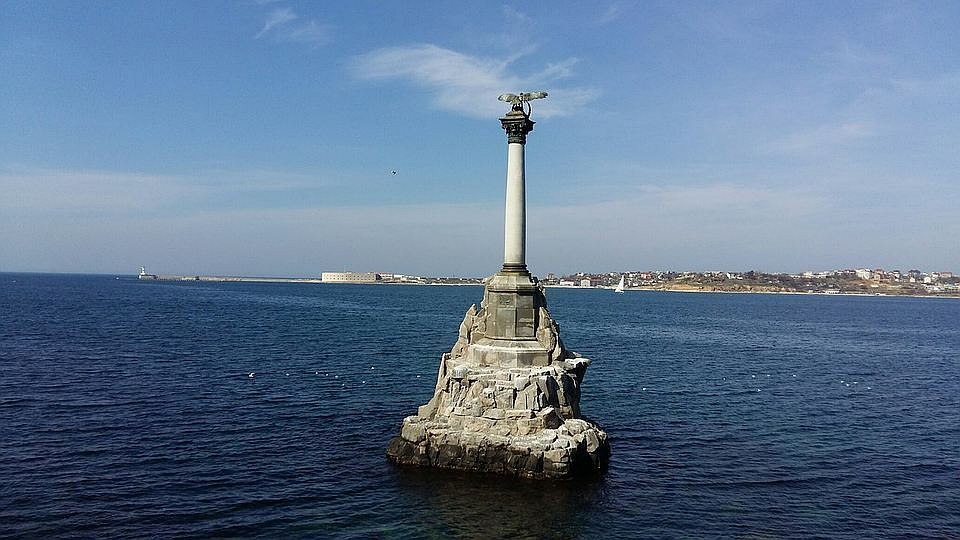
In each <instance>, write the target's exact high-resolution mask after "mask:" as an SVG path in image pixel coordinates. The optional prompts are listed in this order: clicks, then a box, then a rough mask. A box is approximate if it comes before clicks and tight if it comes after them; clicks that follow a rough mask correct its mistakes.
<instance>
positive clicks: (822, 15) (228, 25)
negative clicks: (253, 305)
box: [0, 0, 960, 276]
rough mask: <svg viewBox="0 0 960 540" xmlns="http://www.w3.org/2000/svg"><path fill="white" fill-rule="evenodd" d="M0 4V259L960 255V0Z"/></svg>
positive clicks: (236, 264)
mask: <svg viewBox="0 0 960 540" xmlns="http://www.w3.org/2000/svg"><path fill="white" fill-rule="evenodd" d="M2 10H3V16H2V17H0V70H2V72H3V73H4V76H3V77H2V79H0V95H2V96H3V98H2V99H0V191H2V193H3V194H4V195H3V197H0V271H25V272H81V273H104V274H129V273H131V271H132V269H135V268H138V267H139V266H140V265H141V264H144V265H146V266H147V267H148V268H151V269H156V270H158V271H159V270H163V271H165V272H172V273H191V274H209V275H248V276H251V275H252V276H256V275H284V276H312V275H316V274H318V273H319V272H320V271H325V270H329V271H336V270H345V269H357V270H364V269H367V270H369V269H384V268H389V269H394V270H396V271H397V272H402V273H404V274H409V275H451V276H456V275H461V276H467V275H469V276H477V275H488V274H490V273H493V272H494V271H496V269H497V268H498V267H499V264H500V262H501V256H502V244H501V242H502V240H503V229H502V223H503V213H502V211H503V210H502V209H503V197H504V167H505V163H506V149H505V143H504V140H503V132H502V130H501V128H500V126H499V125H498V121H497V118H498V117H499V116H500V115H502V114H503V113H504V112H505V110H506V109H505V107H504V104H503V103H500V102H498V101H497V96H498V95H500V94H502V93H505V92H520V91H528V90H546V91H549V94H550V97H549V99H546V100H541V101H539V102H537V103H535V104H534V115H533V117H534V119H535V120H536V121H537V125H536V129H535V130H534V131H533V132H532V133H531V134H530V139H529V142H528V144H527V150H526V151H527V189H528V191H527V205H528V212H527V253H526V255H527V261H528V265H529V267H530V270H531V271H532V272H534V273H535V274H537V275H545V274H546V273H548V272H554V273H557V274H571V273H575V272H578V271H581V270H582V269H583V267H584V266H590V267H596V268H663V269H669V268H672V269H678V270H681V271H695V272H707V271H711V270H718V269H719V270H737V271H747V270H749V269H751V268H752V269H762V270H763V271H764V272H772V273H777V272H780V273H789V272H803V271H804V270H811V271H813V269H825V268H834V269H844V268H848V269H850V268H852V269H856V268H858V267H859V265H862V264H864V262H867V261H869V262H870V263H871V265H872V266H871V268H888V269H892V268H899V269H901V271H903V272H907V271H909V270H910V269H917V268H919V269H924V271H927V272H941V271H958V270H960V251H958V250H956V249H954V248H953V244H954V243H955V241H954V239H955V238H957V237H960V213H958V212H957V211H956V208H958V207H960V191H958V190H957V189H956V186H955V182H956V178H958V176H960V155H958V153H957V152H956V151H955V149H954V146H955V145H954V144H952V143H953V141H956V140H960V125H958V123H957V122H956V120H955V119H956V117H957V113H958V111H960V42H958V41H957V40H956V39H955V37H954V35H953V34H954V31H953V28H955V27H956V26H957V25H958V24H960V5H957V4H950V3H926V2H916V3H909V4H904V3H895V2H878V3H875V4H870V5H869V6H863V5H859V4H853V3H844V2H840V3H832V4H823V3H816V4H769V3H754V2H733V3H728V4H724V5H722V6H717V5H713V4H710V3H706V2H704V3H684V4H675V3H669V2H663V3H659V2H650V3H643V4H628V3H621V2H601V3H599V4H590V5H580V4H577V3H573V2H561V3H551V4H543V5H541V4H478V5H467V6H454V7H451V6H448V5H443V4H433V3H420V4H413V5H410V4H397V5H393V4H386V5H384V4H381V3H364V2H359V3H349V4H316V3H301V2H296V1H291V0H278V1H250V2H226V1H223V2H210V3H204V4H201V5H196V4H194V3H188V2H170V3H163V4H152V3H136V2H135V3H123V4H110V5H108V6H100V5H94V4H89V3H62V2H43V1H41V2H8V3H5V4H4V7H3V8H2ZM498 223H499V224H500V225H499V226H497V225H496V224H498Z"/></svg>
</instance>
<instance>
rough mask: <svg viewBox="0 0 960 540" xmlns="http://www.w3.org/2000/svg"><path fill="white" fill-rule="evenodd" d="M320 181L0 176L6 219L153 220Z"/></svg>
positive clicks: (0, 206)
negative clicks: (103, 217) (162, 214)
mask: <svg viewBox="0 0 960 540" xmlns="http://www.w3.org/2000/svg"><path fill="white" fill-rule="evenodd" d="M321 187H324V184H323V182H322V181H321V180H319V179H318V178H317V177H316V176H311V175H303V174H289V173H281V172H271V171H244V172H237V171H204V172H200V173H196V174H191V175H179V176H178V175H162V174H145V173H139V172H128V171H95V170H22V171H13V172H5V173H0V191H2V192H3V193H4V197H2V198H0V212H2V213H5V214H8V215H11V216H12V215H18V216H25V215H33V216H48V215H53V214H57V213H70V214H86V215H90V214H100V215H108V214H109V215H119V214H138V213H139V214H153V213H157V212H161V211H177V209H179V208H183V207H184V206H186V205H192V206H194V207H197V208H202V207H208V206H216V201H217V200H218V199H220V198H222V196H223V195H225V194H226V195H230V194H241V193H259V192H272V193H276V192H302V191H303V190H308V189H318V188H321Z"/></svg>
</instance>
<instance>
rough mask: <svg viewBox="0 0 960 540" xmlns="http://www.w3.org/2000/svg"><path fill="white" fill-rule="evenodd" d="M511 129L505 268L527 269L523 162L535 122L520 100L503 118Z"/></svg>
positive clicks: (505, 270)
mask: <svg viewBox="0 0 960 540" xmlns="http://www.w3.org/2000/svg"><path fill="white" fill-rule="evenodd" d="M500 124H501V125H502V126H503V129H504V130H505V131H506V132H507V201H506V205H505V208H506V210H505V212H504V225H503V271H504V272H526V270H527V260H526V243H527V242H526V240H527V239H526V233H527V214H526V211H527V200H526V186H525V172H524V163H523V153H524V145H526V143H527V133H530V132H531V131H533V124H534V122H533V121H532V120H530V117H529V116H527V114H526V113H525V112H524V111H523V108H522V106H521V105H520V103H518V104H516V105H514V106H513V107H512V108H511V110H510V112H508V113H507V114H506V115H505V116H504V117H503V118H501V119H500Z"/></svg>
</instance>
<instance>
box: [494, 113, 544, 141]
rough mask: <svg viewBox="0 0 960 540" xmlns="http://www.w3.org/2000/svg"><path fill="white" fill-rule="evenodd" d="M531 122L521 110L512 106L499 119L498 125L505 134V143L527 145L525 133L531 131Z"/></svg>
mask: <svg viewBox="0 0 960 540" xmlns="http://www.w3.org/2000/svg"><path fill="white" fill-rule="evenodd" d="M535 123H536V122H534V121H533V120H530V117H529V116H528V115H527V114H526V113H525V112H523V109H522V108H521V107H518V106H514V107H513V109H511V110H510V112H508V113H507V114H506V115H504V116H503V117H502V118H500V125H501V126H503V129H504V131H506V132H507V143H508V144H509V143H520V144H526V143H527V133H530V132H531V131H533V124H535Z"/></svg>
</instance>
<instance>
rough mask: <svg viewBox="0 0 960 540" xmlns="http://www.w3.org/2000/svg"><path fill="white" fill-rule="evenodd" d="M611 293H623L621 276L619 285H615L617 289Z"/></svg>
mask: <svg viewBox="0 0 960 540" xmlns="http://www.w3.org/2000/svg"><path fill="white" fill-rule="evenodd" d="M613 292H623V275H621V276H620V283H618V284H617V288H616V289H614V290H613Z"/></svg>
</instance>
